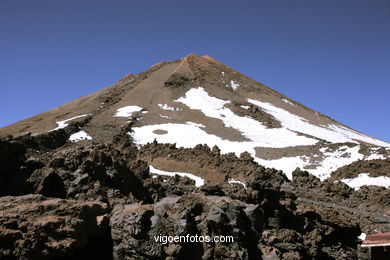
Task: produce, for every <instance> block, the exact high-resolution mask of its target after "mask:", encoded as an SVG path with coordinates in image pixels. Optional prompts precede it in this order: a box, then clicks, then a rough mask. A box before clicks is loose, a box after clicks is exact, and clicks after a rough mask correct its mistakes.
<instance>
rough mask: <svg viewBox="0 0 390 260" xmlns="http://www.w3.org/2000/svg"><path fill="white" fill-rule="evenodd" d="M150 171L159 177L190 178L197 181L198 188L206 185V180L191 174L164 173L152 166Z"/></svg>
mask: <svg viewBox="0 0 390 260" xmlns="http://www.w3.org/2000/svg"><path fill="white" fill-rule="evenodd" d="M149 171H150V173H153V174H157V175H163V176H172V177H173V176H175V175H179V176H181V177H188V178H190V179H192V180H194V181H195V186H196V187H200V186H203V185H204V180H203V179H202V178H200V177H198V176H195V175H193V174H191V173H185V172H167V171H162V170H159V169H156V168H154V167H153V166H152V165H150V166H149Z"/></svg>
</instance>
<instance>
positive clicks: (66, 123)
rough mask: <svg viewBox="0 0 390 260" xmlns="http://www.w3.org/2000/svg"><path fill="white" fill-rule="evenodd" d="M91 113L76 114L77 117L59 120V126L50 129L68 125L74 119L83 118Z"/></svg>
mask: <svg viewBox="0 0 390 260" xmlns="http://www.w3.org/2000/svg"><path fill="white" fill-rule="evenodd" d="M89 115H90V114H84V115H79V116H75V117H72V118H69V119H66V120H63V121H57V122H56V123H57V125H58V126H57V127H56V128H54V129H52V130H50V132H51V131H56V130H58V129H62V128H65V127H67V126H68V125H69V124H68V122H69V121H72V120H74V119H77V118H81V117H86V116H89Z"/></svg>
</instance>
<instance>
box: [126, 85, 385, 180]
mask: <svg viewBox="0 0 390 260" xmlns="http://www.w3.org/2000/svg"><path fill="white" fill-rule="evenodd" d="M247 101H248V102H250V103H252V104H254V105H256V106H259V107H261V108H262V109H263V110H265V111H266V112H267V113H269V114H271V115H273V116H274V117H275V118H276V120H278V121H280V123H281V125H282V127H281V128H267V127H266V126H265V125H263V124H262V123H261V122H259V121H256V120H254V119H252V118H249V117H242V116H238V115H236V114H235V113H233V111H231V110H230V109H229V108H227V107H225V105H226V104H228V103H230V101H225V100H222V99H219V98H216V97H212V96H210V95H209V94H208V93H207V92H206V91H205V90H204V89H203V88H202V87H198V88H192V89H190V90H188V91H187V92H186V94H185V95H184V96H183V97H180V98H179V99H177V100H175V102H178V103H182V104H184V105H186V106H187V107H188V108H190V109H193V110H199V111H201V112H202V113H203V114H204V115H205V116H206V117H210V118H215V119H219V120H221V121H222V122H223V124H224V126H225V127H230V128H233V129H235V130H237V131H239V132H240V133H241V134H242V136H243V137H245V138H246V139H248V141H230V140H226V139H222V138H221V137H219V136H217V135H214V134H209V133H207V132H206V131H205V128H206V129H207V127H205V126H204V125H200V124H197V123H194V122H186V123H185V124H183V123H180V124H179V123H165V124H155V125H146V126H141V127H134V128H133V132H132V133H129V134H131V135H132V137H133V138H134V141H135V142H136V144H137V145H145V144H147V143H149V142H152V141H153V140H154V139H156V140H157V142H159V143H176V145H177V146H178V147H184V148H193V147H195V146H196V145H197V144H206V145H208V146H209V147H213V146H214V145H217V146H218V147H219V148H220V150H221V153H222V154H226V153H230V152H232V153H235V154H236V155H237V156H239V155H240V154H241V153H242V152H245V151H246V152H249V153H250V154H251V155H252V156H253V157H254V158H255V161H256V162H257V163H259V164H261V165H264V166H266V167H272V168H275V169H278V170H282V171H283V172H284V173H285V174H286V176H287V177H288V178H289V179H291V178H292V174H291V173H292V171H294V170H295V169H296V168H297V167H299V168H301V169H304V167H305V166H307V165H309V164H311V162H310V158H309V157H308V156H297V157H283V158H280V159H275V160H265V159H263V158H259V157H256V152H255V148H256V147H267V148H286V147H294V146H305V145H314V144H316V143H317V142H318V139H315V138H310V137H307V136H303V135H298V134H297V133H296V132H302V133H304V134H307V135H310V136H314V137H317V138H320V139H323V140H326V141H329V142H332V143H344V142H351V143H355V144H356V145H355V146H353V147H349V146H342V147H339V148H338V149H336V150H328V149H326V148H323V149H321V150H320V152H321V153H322V157H323V159H322V160H321V161H319V162H318V165H317V167H316V168H315V169H309V170H308V171H309V172H310V173H311V174H313V175H315V176H317V177H318V178H320V179H321V180H324V179H326V178H328V177H330V173H331V172H332V171H334V170H336V169H337V168H339V167H342V166H344V165H347V164H350V163H352V162H354V161H356V160H359V159H373V158H381V157H380V155H371V156H369V157H367V158H365V156H364V155H363V154H361V153H359V149H360V146H359V145H358V143H357V142H356V141H355V140H354V139H356V140H361V141H364V142H367V143H372V144H375V145H379V146H387V147H389V146H390V144H388V143H385V142H382V141H380V140H377V139H374V138H371V137H369V136H366V135H363V134H360V133H358V132H355V131H353V130H351V129H348V128H346V127H343V126H336V125H324V126H317V125H313V124H310V123H309V122H308V121H307V120H306V119H304V118H302V117H299V116H297V115H294V114H292V113H290V112H288V111H286V110H284V109H282V108H279V107H276V106H274V105H272V104H270V103H266V102H261V101H258V100H254V99H247ZM162 106H163V107H164V105H162ZM156 130H163V132H164V134H161V131H158V133H159V134H156V133H155V131H156ZM382 157H383V156H382Z"/></svg>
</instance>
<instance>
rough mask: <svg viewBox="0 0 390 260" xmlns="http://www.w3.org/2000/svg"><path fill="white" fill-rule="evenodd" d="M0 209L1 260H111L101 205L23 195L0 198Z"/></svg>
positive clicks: (102, 206)
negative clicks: (97, 258)
mask: <svg viewBox="0 0 390 260" xmlns="http://www.w3.org/2000/svg"><path fill="white" fill-rule="evenodd" d="M0 208H1V213H0V216H1V218H0V245H1V246H0V258H2V259H3V258H4V259H77V258H81V257H83V256H84V257H87V258H94V257H99V259H102V258H101V257H103V258H104V257H107V258H106V259H109V258H110V257H111V246H110V241H111V239H110V228H109V225H108V221H107V217H106V214H107V212H108V208H107V206H106V204H104V203H101V202H81V201H75V200H62V199H47V198H45V197H43V196H41V195H25V196H19V197H12V196H6V197H1V198H0Z"/></svg>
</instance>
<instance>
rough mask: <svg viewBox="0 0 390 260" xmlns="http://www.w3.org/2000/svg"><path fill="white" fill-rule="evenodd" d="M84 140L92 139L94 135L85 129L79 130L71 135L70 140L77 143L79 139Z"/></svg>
mask: <svg viewBox="0 0 390 260" xmlns="http://www.w3.org/2000/svg"><path fill="white" fill-rule="evenodd" d="M84 140H92V137H91V136H90V135H88V134H87V133H86V132H85V131H79V132H77V133H74V134H72V135H71V136H70V137H69V141H71V142H73V143H75V142H79V141H84Z"/></svg>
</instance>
